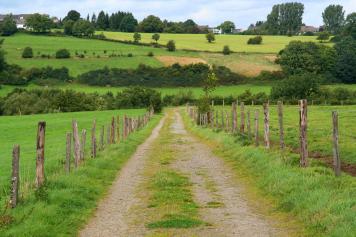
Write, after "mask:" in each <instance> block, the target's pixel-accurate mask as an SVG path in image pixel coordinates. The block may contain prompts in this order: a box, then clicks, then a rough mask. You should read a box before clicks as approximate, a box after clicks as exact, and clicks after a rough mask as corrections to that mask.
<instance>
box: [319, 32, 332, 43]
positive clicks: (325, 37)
mask: <svg viewBox="0 0 356 237" xmlns="http://www.w3.org/2000/svg"><path fill="white" fill-rule="evenodd" d="M329 39H330V34H329V32H327V31H323V32H320V33H319V35H318V37H317V40H319V41H320V43H323V42H325V41H328V40H329Z"/></svg>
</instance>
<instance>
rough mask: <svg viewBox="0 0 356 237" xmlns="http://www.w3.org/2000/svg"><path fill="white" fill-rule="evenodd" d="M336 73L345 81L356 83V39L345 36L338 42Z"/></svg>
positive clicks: (336, 48) (336, 47)
mask: <svg viewBox="0 0 356 237" xmlns="http://www.w3.org/2000/svg"><path fill="white" fill-rule="evenodd" d="M335 50H336V53H337V57H336V66H335V75H336V77H337V78H338V79H340V80H341V81H342V82H344V83H356V40H355V39H353V38H352V37H345V38H344V39H343V40H342V41H340V42H338V43H336V45H335Z"/></svg>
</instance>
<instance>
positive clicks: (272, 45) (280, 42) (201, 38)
mask: <svg viewBox="0 0 356 237" xmlns="http://www.w3.org/2000/svg"><path fill="white" fill-rule="evenodd" d="M101 33H103V34H104V35H105V36H106V37H107V38H109V39H116V40H133V33H123V32H109V31H103V32H102V31H98V32H97V34H101ZM141 36H142V42H145V43H150V42H152V41H153V40H152V34H150V33H141ZM160 36H161V38H160V40H159V43H160V44H166V43H167V42H168V41H169V40H174V41H175V42H176V46H177V48H178V49H189V50H199V51H211V52H221V51H222V49H223V47H224V45H229V47H230V49H231V50H232V51H234V52H240V53H241V52H245V53H274V54H276V53H278V52H279V51H280V50H282V49H283V48H284V47H285V46H286V45H287V44H288V43H289V42H290V41H292V40H300V41H314V42H317V40H316V37H314V36H293V37H287V36H263V43H262V45H248V44H247V40H248V39H249V38H251V37H252V36H250V35H216V36H215V38H216V41H215V42H214V43H208V41H207V40H206V38H205V34H166V33H162V34H160Z"/></svg>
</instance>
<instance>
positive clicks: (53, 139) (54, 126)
mask: <svg viewBox="0 0 356 237" xmlns="http://www.w3.org/2000/svg"><path fill="white" fill-rule="evenodd" d="M144 113H145V110H143V109H139V110H117V111H115V110H114V111H97V112H78V113H57V114H43V115H30V116H1V117H0V131H1V136H0V150H1V152H0V192H1V193H3V192H4V191H5V190H6V188H5V187H8V186H9V184H10V180H9V177H10V174H11V157H12V148H13V146H14V145H15V144H19V145H20V148H21V158H20V159H21V160H20V170H21V172H20V176H21V180H20V184H21V192H26V190H27V189H29V188H30V186H28V185H32V183H33V181H34V177H35V164H36V162H35V161H36V134H37V123H38V122H39V121H46V123H47V128H46V148H45V157H46V161H45V162H46V165H45V168H46V170H45V171H46V174H53V173H56V172H60V171H63V164H64V163H63V161H64V159H65V142H66V132H71V131H72V127H71V126H72V119H76V120H77V121H78V126H79V130H80V131H81V130H82V129H86V130H87V147H86V148H87V149H86V152H87V154H88V155H87V157H88V156H89V154H90V153H89V151H90V149H89V144H90V131H91V127H92V123H93V120H94V119H96V120H97V126H98V129H97V136H98V137H99V132H100V131H99V128H101V126H103V125H107V124H109V123H110V119H111V117H112V116H116V115H120V116H122V115H124V114H127V115H129V116H137V115H142V114H144ZM105 132H106V131H105Z"/></svg>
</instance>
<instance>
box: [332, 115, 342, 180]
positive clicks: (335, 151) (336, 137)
mask: <svg viewBox="0 0 356 237" xmlns="http://www.w3.org/2000/svg"><path fill="white" fill-rule="evenodd" d="M332 118H333V143H334V146H333V157H334V162H333V163H334V171H335V175H336V176H340V175H341V159H340V151H339V115H338V113H337V111H333V112H332Z"/></svg>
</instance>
